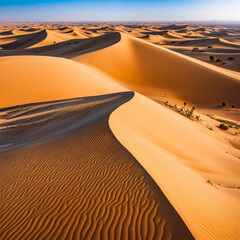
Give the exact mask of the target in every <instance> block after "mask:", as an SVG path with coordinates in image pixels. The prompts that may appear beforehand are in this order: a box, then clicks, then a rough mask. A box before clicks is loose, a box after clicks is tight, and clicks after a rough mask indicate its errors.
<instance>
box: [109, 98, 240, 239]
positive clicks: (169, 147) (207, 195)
mask: <svg viewBox="0 0 240 240" xmlns="http://www.w3.org/2000/svg"><path fill="white" fill-rule="evenodd" d="M109 125H110V128H111V130H112V132H113V133H114V135H115V136H116V138H117V139H118V140H119V141H120V142H121V144H123V146H124V147H125V148H126V149H127V150H128V151H129V152H130V153H131V154H133V156H134V157H135V158H136V159H137V160H138V161H139V163H140V164H141V165H142V166H143V167H144V168H145V170H146V171H147V172H148V173H149V174H150V175H151V176H152V178H153V179H154V180H155V182H156V183H157V184H158V186H159V187H160V189H161V190H162V191H163V192H164V194H165V195H166V197H167V198H168V200H169V201H170V202H171V204H172V205H173V206H174V208H175V209H176V210H177V212H178V213H179V214H180V216H181V217H182V219H183V220H184V222H185V223H186V225H187V226H188V228H189V229H190V231H191V232H192V234H193V235H194V237H195V238H196V239H208V240H210V239H212V240H216V239H225V240H227V239H236V240H237V239H239V238H240V229H239V221H240V216H239V212H240V200H239V199H240V194H239V191H238V190H232V191H233V192H231V191H230V190H227V189H223V188H217V187H214V186H212V185H210V184H208V183H206V180H207V179H209V178H210V179H211V180H212V181H214V180H216V179H217V180H216V181H220V182H221V181H232V184H233V183H234V184H236V185H237V186H239V185H240V181H239V172H238V170H236V169H238V166H239V160H238V159H236V158H234V157H231V156H230V157H229V156H226V154H225V152H224V151H221V150H219V146H221V144H220V143H219V144H218V143H217V142H216V140H214V139H211V138H210V137H208V136H206V135H204V134H203V133H202V132H201V131H199V129H197V128H196V126H195V125H194V126H193V123H191V122H190V121H189V120H186V119H184V118H183V117H181V116H179V115H177V114H176V113H174V112H171V111H170V110H168V109H165V108H164V107H161V106H159V105H158V104H156V103H154V102H152V101H151V100H149V99H147V98H145V97H143V96H141V95H139V94H135V96H134V98H133V99H132V100H131V101H129V102H127V103H125V104H124V105H122V106H121V107H119V108H118V109H117V110H115V111H114V112H113V113H112V114H111V116H110V119H109ZM226 168H227V169H226ZM207 176H208V177H209V178H206V177H207ZM203 177H205V179H204V178H203ZM215 178H216V179H215ZM216 183H218V182H216Z"/></svg>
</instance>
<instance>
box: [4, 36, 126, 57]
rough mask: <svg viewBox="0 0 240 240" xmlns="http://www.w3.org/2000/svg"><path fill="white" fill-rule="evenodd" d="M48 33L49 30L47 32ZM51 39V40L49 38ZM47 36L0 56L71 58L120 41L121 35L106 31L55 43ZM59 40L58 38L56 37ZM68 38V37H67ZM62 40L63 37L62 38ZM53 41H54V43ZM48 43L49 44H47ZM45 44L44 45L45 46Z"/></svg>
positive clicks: (52, 38)
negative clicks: (26, 47) (88, 36)
mask: <svg viewBox="0 0 240 240" xmlns="http://www.w3.org/2000/svg"><path fill="white" fill-rule="evenodd" d="M48 33H49V32H48ZM50 39H51V40H50ZM50 39H49V38H47V43H46V42H45V41H43V42H41V43H39V44H38V46H42V47H37V44H36V45H35V47H34V48H33V47H32V48H29V49H21V50H16V49H14V51H4V50H3V51H1V52H0V56H11V55H45V56H56V57H57V56H58V57H65V58H71V57H75V56H79V55H81V54H84V53H88V52H93V51H96V50H99V49H102V48H106V47H108V46H111V45H113V44H115V43H117V42H119V41H120V39H121V36H120V34H119V33H117V32H116V33H106V34H104V35H102V36H99V37H95V38H89V39H88V38H87V39H86V38H85V39H75V38H74V39H72V38H71V39H72V40H68V41H65V40H66V39H64V41H60V42H59V43H56V41H53V40H54V39H55V40H56V38H55V37H52V36H51V37H50ZM57 39H58V41H59V38H57ZM68 39H69V38H68ZM62 40H63V39H62ZM54 42H55V43H54ZM48 43H50V45H47V44H48ZM45 45H46V46H45Z"/></svg>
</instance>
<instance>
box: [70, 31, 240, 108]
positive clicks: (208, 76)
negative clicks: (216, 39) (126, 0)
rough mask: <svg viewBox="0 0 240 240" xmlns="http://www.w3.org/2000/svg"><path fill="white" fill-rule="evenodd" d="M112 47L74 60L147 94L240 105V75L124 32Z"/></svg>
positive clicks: (208, 102)
mask: <svg viewBox="0 0 240 240" xmlns="http://www.w3.org/2000/svg"><path fill="white" fill-rule="evenodd" d="M121 36H122V38H121V41H120V42H119V43H117V44H115V45H113V46H111V47H109V48H105V49H102V50H100V51H97V52H94V53H89V54H85V55H82V56H79V57H76V58H74V59H73V60H75V61H78V62H81V63H84V64H87V65H89V66H93V67H95V68H98V69H99V70H101V71H103V72H105V73H106V74H108V75H109V76H112V77H114V78H115V79H117V80H119V81H121V83H122V84H124V85H125V86H127V87H129V88H130V89H132V90H135V91H138V92H140V93H142V94H145V95H150V96H155V97H156V96H162V95H164V93H165V92H166V93H167V95H168V96H170V97H176V98H179V99H184V100H187V101H189V102H193V103H195V104H207V105H210V104H219V103H221V102H222V101H224V100H225V101H228V102H230V103H236V104H240V97H239V92H240V75H239V77H238V78H237V77H236V75H232V76H231V75H230V74H229V73H226V74H224V73H222V72H220V71H218V69H217V68H216V67H214V66H212V65H209V64H206V63H203V62H200V61H198V60H194V59H191V58H189V57H185V56H183V55H180V54H178V53H174V52H172V51H169V50H167V49H165V48H162V47H159V46H154V45H152V44H149V43H146V42H144V41H142V40H139V39H135V38H132V37H129V36H126V35H124V34H121Z"/></svg>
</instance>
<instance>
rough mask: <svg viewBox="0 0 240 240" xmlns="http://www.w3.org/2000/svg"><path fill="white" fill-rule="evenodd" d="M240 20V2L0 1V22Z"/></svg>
mask: <svg viewBox="0 0 240 240" xmlns="http://www.w3.org/2000/svg"><path fill="white" fill-rule="evenodd" d="M204 20H233V21H240V0H148V1H147V0H140V1H137V0H128V1H127V0H117V1H110V0H90V1H86V0H69V1H67V0H0V22H18V21H19V22H27V21H29V22H31V21H204Z"/></svg>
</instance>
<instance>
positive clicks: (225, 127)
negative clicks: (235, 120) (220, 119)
mask: <svg viewBox="0 0 240 240" xmlns="http://www.w3.org/2000/svg"><path fill="white" fill-rule="evenodd" d="M219 128H221V129H222V130H228V125H226V124H224V123H221V124H220V125H219Z"/></svg>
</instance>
